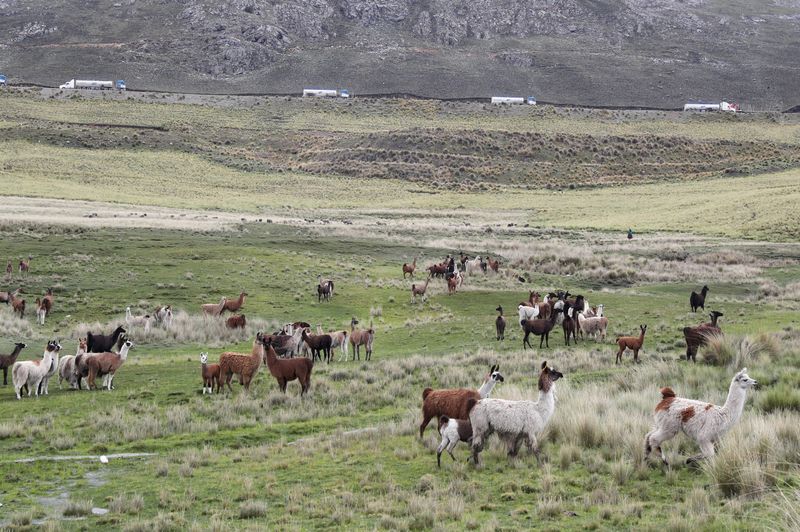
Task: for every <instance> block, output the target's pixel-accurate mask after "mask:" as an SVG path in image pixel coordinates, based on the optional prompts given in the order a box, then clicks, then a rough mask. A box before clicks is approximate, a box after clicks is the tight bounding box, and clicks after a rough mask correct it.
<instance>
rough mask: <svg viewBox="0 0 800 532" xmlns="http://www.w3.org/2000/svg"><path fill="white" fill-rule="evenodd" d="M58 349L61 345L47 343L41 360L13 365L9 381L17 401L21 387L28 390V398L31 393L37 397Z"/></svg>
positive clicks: (19, 397)
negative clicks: (11, 383) (12, 384)
mask: <svg viewBox="0 0 800 532" xmlns="http://www.w3.org/2000/svg"><path fill="white" fill-rule="evenodd" d="M60 349H61V344H59V343H58V342H56V341H50V342H48V343H47V347H46V348H45V350H44V354H43V355H42V359H41V360H23V361H22V362H17V363H15V364H14V366H13V367H12V368H11V380H12V381H13V383H14V391H15V393H16V394H17V399H21V396H20V393H21V392H22V388H23V386H27V388H28V397H30V395H31V393H35V395H36V396H37V397H38V396H39V384H40V383H41V382H42V379H44V377H45V375H47V373H48V372H49V371H50V366H52V364H53V357H54V356H55V353H57V352H58V351H59V350H60Z"/></svg>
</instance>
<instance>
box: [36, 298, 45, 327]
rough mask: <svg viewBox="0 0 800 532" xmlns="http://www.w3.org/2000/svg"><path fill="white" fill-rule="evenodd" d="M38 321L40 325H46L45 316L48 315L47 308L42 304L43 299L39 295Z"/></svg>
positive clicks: (37, 302)
mask: <svg viewBox="0 0 800 532" xmlns="http://www.w3.org/2000/svg"><path fill="white" fill-rule="evenodd" d="M35 303H36V323H37V324H38V325H44V317H45V316H47V310H46V309H45V308H44V305H43V304H42V300H41V299H39V298H38V297H37V298H36V302H35Z"/></svg>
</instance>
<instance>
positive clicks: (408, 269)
mask: <svg viewBox="0 0 800 532" xmlns="http://www.w3.org/2000/svg"><path fill="white" fill-rule="evenodd" d="M416 269H417V257H414V262H412V263H411V264H408V263H403V279H405V278H406V275H410V276H411V278H412V279H413V278H414V271H415V270H416Z"/></svg>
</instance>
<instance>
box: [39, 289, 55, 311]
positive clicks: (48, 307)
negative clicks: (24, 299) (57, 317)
mask: <svg viewBox="0 0 800 532" xmlns="http://www.w3.org/2000/svg"><path fill="white" fill-rule="evenodd" d="M53 301H54V299H53V289H52V288H48V289H47V291H46V292H45V294H44V297H43V298H42V305H43V306H44V312H45V316H49V315H50V313H51V312H52V311H53Z"/></svg>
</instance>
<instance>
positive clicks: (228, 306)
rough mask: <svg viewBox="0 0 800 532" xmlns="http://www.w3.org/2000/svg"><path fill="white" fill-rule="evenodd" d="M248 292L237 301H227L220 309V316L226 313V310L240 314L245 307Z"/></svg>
mask: <svg viewBox="0 0 800 532" xmlns="http://www.w3.org/2000/svg"><path fill="white" fill-rule="evenodd" d="M247 295H248V294H247V292H242V293H240V294H239V297H238V298H237V299H227V298H226V299H225V304H224V305H223V306H222V308H221V309H220V311H219V313H220V315H221V314H222V313H223V312H225V311H226V310H227V311H229V312H238V311H239V309H240V308H242V305H244V298H245V297H247Z"/></svg>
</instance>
